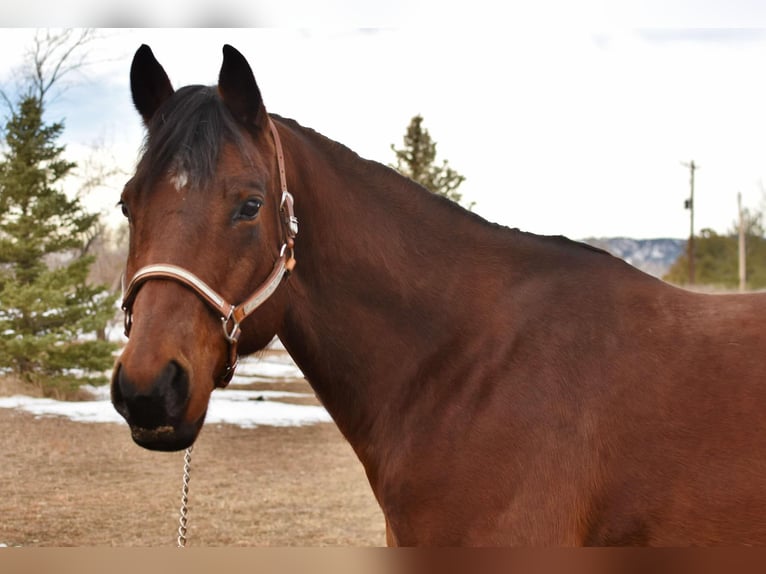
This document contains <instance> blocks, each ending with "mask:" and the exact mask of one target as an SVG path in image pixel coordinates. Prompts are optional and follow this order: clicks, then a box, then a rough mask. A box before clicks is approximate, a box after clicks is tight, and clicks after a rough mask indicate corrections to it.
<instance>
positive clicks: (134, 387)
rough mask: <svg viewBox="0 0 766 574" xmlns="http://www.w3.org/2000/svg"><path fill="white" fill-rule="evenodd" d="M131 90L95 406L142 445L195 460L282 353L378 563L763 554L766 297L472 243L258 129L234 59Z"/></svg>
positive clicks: (385, 175)
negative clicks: (123, 287) (680, 548)
mask: <svg viewBox="0 0 766 574" xmlns="http://www.w3.org/2000/svg"><path fill="white" fill-rule="evenodd" d="M131 89H132V95H133V101H134V103H135V105H136V108H137V109H138V112H139V113H140V114H141V116H142V117H143V120H144V122H145V125H146V127H147V131H148V136H147V140H146V144H145V150H144V154H143V157H142V159H141V160H140V162H139V164H138V167H137V170H136V174H135V176H134V177H133V178H132V179H131V180H130V182H129V183H128V184H127V185H126V187H125V190H124V192H123V194H122V205H123V210H124V212H125V214H126V215H127V217H128V219H129V221H130V254H129V257H128V262H127V272H126V276H127V277H128V278H132V281H131V283H130V285H129V286H128V289H127V292H126V296H125V305H124V306H125V308H126V327H127V328H128V329H129V331H130V339H129V342H128V344H127V346H126V348H125V350H124V352H123V354H122V356H121V358H120V359H119V361H118V362H117V365H116V367H115V370H114V376H113V381H112V397H113V402H114V405H115V407H116V408H117V410H118V411H119V412H120V413H121V414H122V415H123V416H124V417H125V418H126V419H127V421H128V423H129V424H130V427H131V430H132V434H133V438H134V439H135V441H136V442H137V443H139V444H140V445H142V446H144V447H147V448H151V449H160V450H173V449H182V448H185V447H187V446H189V445H191V444H192V443H193V442H194V440H195V438H196V436H197V433H198V432H199V430H200V428H201V426H202V423H203V420H204V418H205V412H206V409H207V406H208V400H209V398H210V394H211V393H212V391H213V389H214V387H216V386H222V385H225V384H226V382H227V380H228V378H229V377H230V376H231V371H232V369H233V367H234V363H235V361H236V356H237V355H238V354H247V353H253V352H255V351H258V350H259V349H261V348H262V347H263V346H264V345H266V344H267V343H268V342H269V341H270V340H271V339H272V338H273V337H274V335H275V334H276V335H278V336H279V338H280V339H281V340H282V342H283V343H284V345H285V347H286V348H287V350H288V351H289V353H290V355H291V356H292V357H293V359H294V360H295V362H296V363H297V365H298V366H299V367H300V368H301V370H302V371H303V372H304V373H305V375H306V377H307V378H308V380H309V381H310V383H311V385H312V386H313V388H314V389H315V391H316V393H317V396H318V397H319V398H320V399H321V401H322V403H323V404H324V405H325V407H326V408H327V410H328V411H329V412H330V414H331V415H332V416H333V418H334V420H335V421H336V423H337V425H338V427H339V428H340V430H341V431H342V433H343V434H344V436H345V437H346V438H347V440H348V441H349V443H350V444H351V446H352V447H353V448H354V450H355V452H356V454H357V455H358V457H359V460H360V461H361V462H362V464H363V465H364V468H365V470H366V472H367V476H368V478H369V481H370V485H371V486H372V490H373V492H374V493H375V496H376V497H377V500H378V502H379V503H380V506H381V508H382V510H383V513H384V515H385V518H386V522H387V527H388V528H387V530H388V538H389V543H391V544H398V545H520V544H525V545H526V544H536V545H605V544H621V545H625V544H641V545H643V544H652V545H712V544H764V543H766V416H764V413H765V412H766V358H765V357H764V352H765V351H766V295H746V296H744V295H743V296H710V295H702V294H694V293H690V292H686V291H684V290H681V289H678V288H675V287H672V286H670V285H667V284H665V283H663V282H661V281H659V280H657V279H654V278H652V277H650V276H648V275H645V274H643V273H641V272H639V271H637V270H636V269H634V268H632V267H630V266H629V265H627V264H626V263H624V262H623V261H621V260H619V259H617V258H614V257H612V256H610V255H608V254H606V253H604V252H601V251H598V250H595V249H592V248H589V247H586V246H585V245H582V244H579V243H575V242H572V241H569V240H566V239H564V238H561V237H540V236H535V235H532V234H528V233H523V232H520V231H517V230H511V229H507V228H503V227H500V226H498V225H493V224H491V223H488V222H487V221H485V220H483V219H482V218H480V217H478V216H476V215H474V214H471V213H469V212H467V211H465V210H463V209H462V208H460V207H459V206H457V205H455V204H453V203H451V202H449V201H447V200H445V199H443V198H440V197H438V196H436V195H433V194H431V193H428V192H427V191H426V190H424V189H422V188H421V187H419V186H418V185H416V184H415V183H413V182H412V181H409V180H408V179H406V178H404V177H401V176H400V175H398V174H397V173H395V172H394V171H393V170H391V169H388V168H386V167H384V166H382V165H379V164H377V163H374V162H371V161H367V160H364V159H362V158H360V157H359V156H357V155H356V154H354V153H353V152H351V151H350V150H348V149H347V148H345V147H343V146H342V145H339V144H337V143H335V142H333V141H330V140H328V139H327V138H325V137H323V136H321V135H320V134H318V133H316V132H314V131H312V130H310V129H307V128H304V127H302V126H300V125H299V124H297V123H296V122H294V121H291V120H286V119H283V118H280V117H276V116H273V117H272V116H269V115H268V114H267V113H266V110H265V108H264V105H263V102H262V99H261V94H260V92H259V89H258V87H257V85H256V82H255V79H254V77H253V73H252V71H251V69H250V66H249V65H248V63H247V61H246V60H245V59H244V58H243V57H242V55H241V54H240V53H239V52H237V51H236V50H234V49H233V48H231V47H230V46H226V47H224V58H223V65H222V68H221V71H220V76H219V83H218V86H216V87H205V86H187V87H184V88H182V89H179V90H178V91H174V89H173V88H172V87H171V84H170V81H169V80H168V77H167V75H166V74H165V71H164V70H163V68H162V67H161V66H160V64H159V63H158V62H157V61H156V59H155V58H154V56H153V54H152V52H151V50H150V49H149V48H148V47H147V46H142V47H141V48H140V49H139V50H138V51H137V53H136V55H135V58H134V61H133V65H132V68H131ZM316 89H330V87H320V86H316ZM307 97H310V95H308V94H307ZM285 174H286V176H285ZM285 177H286V179H285ZM288 188H289V192H288V191H287V189H288ZM291 194H292V195H291ZM292 196H294V197H295V212H294V213H293V208H292ZM296 216H297V220H298V221H300V231H299V232H298V229H297V225H296ZM295 260H297V262H298V263H297V266H295V268H294V270H292V267H293V264H294V262H295ZM291 270H292V272H291Z"/></svg>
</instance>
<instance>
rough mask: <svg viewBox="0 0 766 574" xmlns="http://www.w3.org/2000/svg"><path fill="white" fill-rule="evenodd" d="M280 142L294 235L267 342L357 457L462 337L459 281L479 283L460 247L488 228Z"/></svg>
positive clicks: (372, 174) (375, 175)
mask: <svg viewBox="0 0 766 574" xmlns="http://www.w3.org/2000/svg"><path fill="white" fill-rule="evenodd" d="M283 139H284V140H285V147H286V156H287V157H288V166H287V168H288V173H289V176H288V177H290V178H291V180H292V181H291V182H290V186H291V188H292V189H293V193H294V195H295V201H296V210H297V216H298V218H299V220H300V226H301V228H300V234H299V236H298V237H297V239H296V257H297V259H298V264H297V267H296V270H295V273H294V274H293V275H292V276H291V277H290V279H289V283H288V286H289V303H288V311H287V313H286V317H285V322H284V326H283V328H282V330H281V331H280V333H279V336H280V338H281V339H282V341H283V343H284V345H285V347H286V348H287V349H288V351H289V352H290V354H291V356H292V357H293V359H294V360H295V361H296V363H297V364H298V366H299V367H300V368H301V369H302V371H303V372H304V374H305V375H306V376H307V378H308V380H309V381H310V383H311V384H312V386H313V388H314V390H315V391H316V393H317V395H318V396H319V398H320V399H321V401H322V402H323V404H324V405H325V407H326V408H327V409H328V411H329V412H330V413H331V415H332V416H333V418H334V419H335V421H336V423H337V424H338V427H339V428H340V429H341V431H342V432H343V433H344V434H345V435H346V437H347V438H348V440H349V442H350V443H351V444H352V446H354V447H355V448H357V446H358V445H359V444H360V443H366V444H367V443H369V442H370V441H371V440H373V435H374V434H375V432H376V430H379V429H380V428H381V427H384V426H385V425H386V421H387V420H390V418H391V417H396V416H398V415H400V414H401V410H400V409H401V408H402V404H404V403H407V400H406V399H405V398H406V397H408V396H411V395H412V394H413V393H415V392H416V387H417V386H418V385H423V384H424V383H423V380H424V377H423V376H422V374H423V369H424V368H427V365H428V364H429V363H430V362H432V361H434V360H435V359H434V358H435V357H437V356H438V355H439V353H440V352H441V350H442V349H444V348H446V347H447V346H448V343H449V342H450V341H451V340H454V339H455V338H456V337H457V336H458V334H457V333H456V330H455V325H456V324H459V325H462V327H461V329H462V330H461V332H460V334H459V336H461V337H462V336H470V333H467V332H466V329H470V325H471V323H470V322H468V321H466V320H464V318H465V316H466V315H467V314H470V306H471V296H472V294H471V293H470V290H471V287H472V286H471V285H470V284H469V285H468V286H466V285H465V277H466V276H468V277H471V278H472V279H475V280H476V281H481V280H482V275H483V274H485V271H484V270H483V269H482V266H481V265H480V264H479V263H478V262H479V261H481V254H480V253H478V252H477V251H475V250H474V249H472V248H470V246H468V245H467V244H466V238H468V237H471V238H472V240H473V241H476V240H479V241H481V237H482V236H487V235H491V233H490V231H491V228H490V226H489V225H488V224H486V223H483V222H482V221H481V220H479V218H478V217H476V216H473V215H472V214H468V213H467V212H465V211H464V210H462V209H460V208H458V207H457V206H454V205H451V204H449V203H448V202H447V201H446V200H443V199H442V198H438V197H435V196H433V195H432V194H430V193H428V192H427V191H425V190H423V189H422V188H420V187H419V186H417V185H415V184H413V183H412V182H411V181H410V180H408V179H406V178H404V177H402V176H400V175H398V174H396V173H395V172H394V171H393V170H390V169H388V168H385V167H383V166H381V165H379V164H375V163H373V162H368V161H366V160H363V159H361V158H359V157H357V156H356V155H354V154H353V153H352V152H350V151H349V150H347V149H345V148H342V147H341V146H338V145H337V144H334V143H331V142H328V141H327V140H324V138H322V137H321V136H318V135H317V134H313V133H307V132H303V131H302V130H301V129H300V128H292V129H291V130H289V131H288V133H287V135H286V137H285V138H283ZM485 245H486V243H485ZM456 267H459V268H461V270H462V273H460V274H456V273H454V272H453V271H454V269H455V268H456ZM458 275H462V277H463V279H458ZM421 390H422V389H421ZM360 457H361V455H360ZM361 458H363V457H361Z"/></svg>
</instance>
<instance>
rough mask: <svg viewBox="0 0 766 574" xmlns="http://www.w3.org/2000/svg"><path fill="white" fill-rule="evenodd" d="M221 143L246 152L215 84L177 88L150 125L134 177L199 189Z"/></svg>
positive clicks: (211, 173) (210, 172)
mask: <svg viewBox="0 0 766 574" xmlns="http://www.w3.org/2000/svg"><path fill="white" fill-rule="evenodd" d="M226 143H233V144H234V145H235V146H236V147H237V148H238V149H239V150H240V153H242V154H243V156H247V151H246V147H245V136H244V134H243V131H242V130H241V128H240V127H239V125H238V124H237V121H236V120H235V119H234V117H233V116H232V115H231V114H230V113H229V111H228V110H227V108H226V106H225V104H224V103H223V101H222V100H221V98H220V96H219V95H218V90H217V89H216V87H215V86H186V87H183V88H180V89H179V90H178V91H177V92H176V93H175V94H173V96H172V97H171V98H169V99H168V101H167V102H165V103H164V104H163V106H162V107H161V108H160V109H159V110H158V111H157V113H156V114H155V116H154V118H153V119H152V122H151V124H150V125H149V130H148V133H147V135H146V138H145V140H144V145H143V149H142V155H141V159H140V160H139V162H138V166H137V169H136V179H137V180H139V181H141V182H142V183H144V184H147V185H148V186H151V185H153V184H154V183H156V182H157V181H158V180H159V179H161V178H163V177H169V178H170V180H171V183H172V184H173V185H174V186H175V187H176V189H179V190H180V189H181V188H188V189H191V190H195V189H202V188H204V187H205V186H206V185H207V184H208V183H210V181H212V179H213V177H214V175H215V173H216V168H217V165H218V160H219V158H220V156H221V153H222V149H223V146H224V145H225V144H226Z"/></svg>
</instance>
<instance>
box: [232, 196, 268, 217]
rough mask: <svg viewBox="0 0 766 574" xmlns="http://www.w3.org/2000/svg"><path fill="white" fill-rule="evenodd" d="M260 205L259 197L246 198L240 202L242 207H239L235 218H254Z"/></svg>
mask: <svg viewBox="0 0 766 574" xmlns="http://www.w3.org/2000/svg"><path fill="white" fill-rule="evenodd" d="M262 205H263V202H262V201H261V200H260V199H248V200H247V201H246V202H245V203H243V204H242V207H240V208H239V213H238V214H237V219H255V216H256V215H258V212H259V211H260V209H261V206H262Z"/></svg>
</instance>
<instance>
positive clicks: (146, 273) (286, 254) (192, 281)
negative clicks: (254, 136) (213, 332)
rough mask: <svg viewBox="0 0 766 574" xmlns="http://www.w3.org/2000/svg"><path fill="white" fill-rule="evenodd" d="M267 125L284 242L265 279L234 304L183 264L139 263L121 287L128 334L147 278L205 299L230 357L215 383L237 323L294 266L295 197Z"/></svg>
mask: <svg viewBox="0 0 766 574" xmlns="http://www.w3.org/2000/svg"><path fill="white" fill-rule="evenodd" d="M269 129H270V130H271V134H272V136H273V138H274V144H275V146H276V150H277V166H278V168H279V183H280V187H281V192H282V198H281V200H280V203H279V212H280V214H281V222H282V226H283V227H284V235H285V242H284V243H283V244H282V247H281V249H280V250H279V257H278V258H277V260H276V262H275V263H274V267H273V269H272V270H271V273H270V274H269V276H268V277H267V278H266V280H265V281H264V282H263V283H261V285H260V286H259V287H258V288H257V289H256V290H255V291H254V292H253V294H252V295H250V297H248V298H247V299H245V301H243V302H242V303H239V304H238V305H234V304H232V303H229V302H227V301H226V299H224V298H223V297H222V296H221V295H219V294H218V293H217V292H216V291H215V290H214V289H213V288H212V287H210V286H209V285H208V284H207V283H205V282H204V281H203V280H202V279H200V278H199V277H197V276H196V275H195V274H194V273H192V272H191V271H187V270H186V269H184V268H183V267H179V266H177V265H171V264H169V263H158V264H154V265H147V266H145V267H142V268H141V269H139V270H138V271H136V274H135V275H133V278H132V279H131V280H130V283H128V286H127V287H126V288H125V289H124V290H123V296H122V310H123V311H124V312H125V336H126V337H129V336H130V328H131V326H132V324H133V302H134V301H135V299H136V295H137V294H138V290H139V289H140V288H141V286H142V285H143V284H144V283H146V282H147V281H149V280H150V279H170V280H173V281H177V282H178V283H181V284H182V285H184V286H186V287H188V288H190V289H191V290H192V291H194V293H196V294H197V295H198V296H199V297H200V299H202V300H203V301H204V302H205V303H207V304H208V305H209V306H210V307H212V308H213V310H214V311H216V312H218V313H219V315H220V316H221V323H222V324H223V336H224V338H225V339H226V340H227V341H228V343H229V360H228V362H227V364H226V371H225V372H224V374H223V376H222V377H221V380H220V381H218V382H217V383H216V386H217V387H225V386H226V385H227V384H229V381H231V378H232V377H233V376H234V369H235V368H236V367H237V363H238V361H239V355H238V354H237V342H238V341H239V336H240V335H241V329H240V324H241V323H242V321H244V320H245V319H246V318H247V317H248V316H250V315H251V314H252V313H253V312H254V311H255V310H256V309H258V307H260V306H261V305H262V304H263V303H265V302H266V300H267V299H268V298H269V297H271V295H273V294H274V292H275V291H276V290H277V287H279V285H280V283H281V282H282V279H283V278H284V277H285V276H287V275H289V274H290V272H291V271H292V270H293V268H294V267H295V253H294V247H295V236H296V235H297V234H298V219H297V218H296V217H295V211H294V207H293V204H294V201H293V196H292V194H291V193H290V192H289V191H287V177H286V174H285V158H284V154H283V152H282V142H281V140H280V139H279V132H278V131H277V127H276V125H274V122H273V121H271V118H269Z"/></svg>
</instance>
